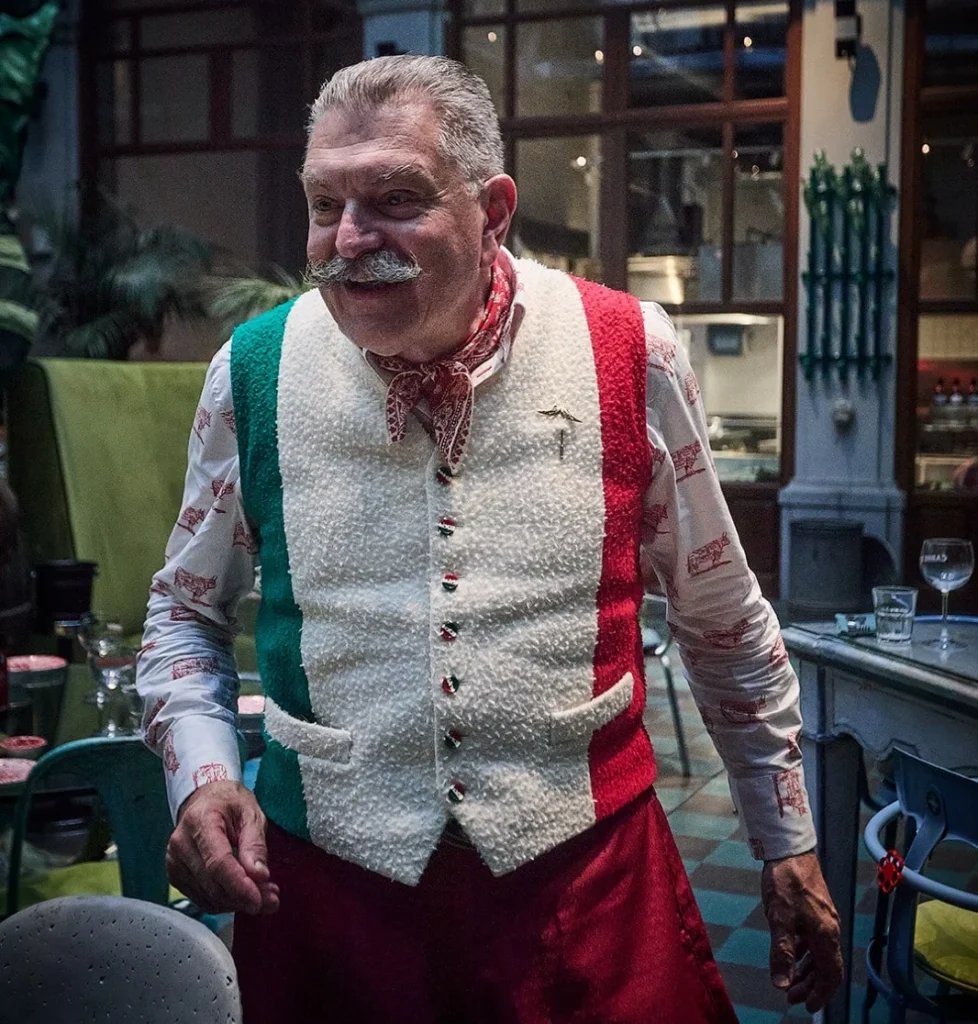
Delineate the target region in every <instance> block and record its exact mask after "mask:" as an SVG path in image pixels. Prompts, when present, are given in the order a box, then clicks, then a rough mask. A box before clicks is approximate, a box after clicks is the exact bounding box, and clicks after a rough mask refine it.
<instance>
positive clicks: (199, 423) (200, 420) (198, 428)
mask: <svg viewBox="0 0 978 1024" xmlns="http://www.w3.org/2000/svg"><path fill="white" fill-rule="evenodd" d="M210 425H211V412H210V409H205V408H204V407H203V406H202V405H198V406H197V414H196V415H195V416H194V433H195V434H196V435H197V440H198V441H200V442H201V444H203V442H204V430H205V429H206V428H207V427H209V426H210Z"/></svg>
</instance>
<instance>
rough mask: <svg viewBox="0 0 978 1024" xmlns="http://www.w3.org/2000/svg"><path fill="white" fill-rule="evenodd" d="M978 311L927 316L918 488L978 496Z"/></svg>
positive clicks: (921, 341) (922, 325)
mask: <svg viewBox="0 0 978 1024" xmlns="http://www.w3.org/2000/svg"><path fill="white" fill-rule="evenodd" d="M976 339H978V313H934V314H928V315H925V316H921V318H920V321H919V333H918V336H917V425H918V430H917V480H916V483H917V487H918V488H922V489H924V490H934V491H957V492H958V493H967V494H970V495H972V496H975V495H978V343H976Z"/></svg>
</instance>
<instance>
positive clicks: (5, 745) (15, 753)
mask: <svg viewBox="0 0 978 1024" xmlns="http://www.w3.org/2000/svg"><path fill="white" fill-rule="evenodd" d="M47 745H48V741H47V740H46V739H45V738H44V737H43V736H7V737H6V738H5V739H2V740H0V756H5V757H28V758H36V757H39V756H40V754H41V753H42V752H43V750H44V748H45V747H46V746H47Z"/></svg>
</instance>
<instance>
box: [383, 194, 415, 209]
mask: <svg viewBox="0 0 978 1024" xmlns="http://www.w3.org/2000/svg"><path fill="white" fill-rule="evenodd" d="M412 198H413V197H412V196H411V195H410V194H408V193H407V192H389V193H388V194H387V195H386V196H384V205H385V206H406V205H407V204H408V203H410V202H411V201H412Z"/></svg>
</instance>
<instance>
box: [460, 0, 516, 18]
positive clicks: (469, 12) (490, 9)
mask: <svg viewBox="0 0 978 1024" xmlns="http://www.w3.org/2000/svg"><path fill="white" fill-rule="evenodd" d="M505 13H506V0H464V2H463V4H462V16H463V17H465V18H483V17H490V16H492V15H497V14H505Z"/></svg>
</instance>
